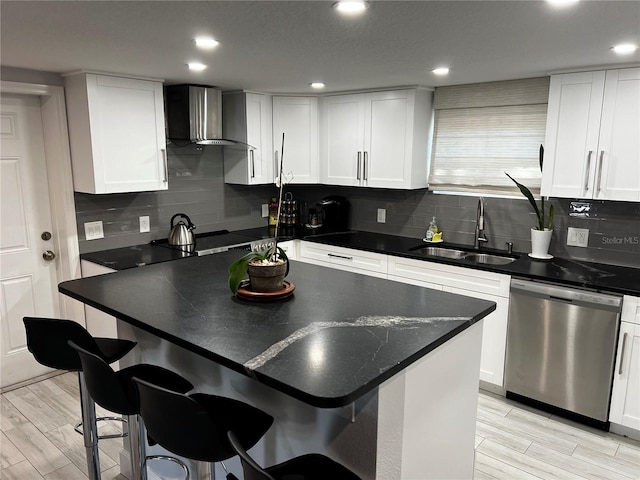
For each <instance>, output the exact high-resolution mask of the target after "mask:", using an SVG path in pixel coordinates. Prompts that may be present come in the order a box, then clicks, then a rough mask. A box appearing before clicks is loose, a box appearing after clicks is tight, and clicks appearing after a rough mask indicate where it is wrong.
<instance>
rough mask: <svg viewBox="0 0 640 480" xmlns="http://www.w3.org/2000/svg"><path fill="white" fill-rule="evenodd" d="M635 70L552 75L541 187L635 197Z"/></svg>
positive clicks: (638, 155)
mask: <svg viewBox="0 0 640 480" xmlns="http://www.w3.org/2000/svg"><path fill="white" fill-rule="evenodd" d="M639 131H640V69H639V68H630V69H621V70H608V71H597V72H582V73H572V74H563V75H553V76H552V77H551V83H550V87H549V107H548V111H547V131H546V136H545V144H546V145H545V159H544V161H545V163H544V171H543V175H542V186H541V191H542V194H543V195H550V196H557V197H578V198H596V199H602V200H605V199H606V200H628V201H639V200H640V141H639V140H638V132H639Z"/></svg>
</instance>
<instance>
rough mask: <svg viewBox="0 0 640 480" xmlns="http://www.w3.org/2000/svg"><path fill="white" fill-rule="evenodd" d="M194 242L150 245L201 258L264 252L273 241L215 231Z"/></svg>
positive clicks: (202, 234) (201, 236)
mask: <svg viewBox="0 0 640 480" xmlns="http://www.w3.org/2000/svg"><path fill="white" fill-rule="evenodd" d="M195 240H196V243H195V246H190V245H185V246H178V245H169V242H168V240H167V239H161V240H153V241H152V242H151V244H152V245H158V246H161V247H166V248H171V249H173V250H180V251H183V252H188V253H191V254H193V255H197V256H201V255H211V254H212V253H220V252H226V251H227V250H232V249H242V250H247V251H257V250H265V249H266V248H268V247H269V246H270V243H273V239H269V238H267V239H264V238H262V239H259V240H252V239H251V238H249V237H247V236H244V235H238V234H235V233H231V232H229V230H216V231H213V232H207V233H200V234H196V236H195Z"/></svg>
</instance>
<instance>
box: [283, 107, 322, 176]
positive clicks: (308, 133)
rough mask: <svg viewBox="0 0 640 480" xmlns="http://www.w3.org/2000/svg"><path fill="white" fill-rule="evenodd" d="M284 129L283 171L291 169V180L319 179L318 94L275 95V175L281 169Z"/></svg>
mask: <svg viewBox="0 0 640 480" xmlns="http://www.w3.org/2000/svg"><path fill="white" fill-rule="evenodd" d="M283 133H284V165H283V170H284V172H283V174H284V175H285V176H286V175H287V174H289V173H291V174H292V175H293V180H292V181H291V183H318V181H319V175H318V171H319V153H318V98H317V97H281V96H274V97H273V155H272V158H273V161H274V176H275V177H277V176H278V175H279V173H280V154H281V151H280V150H281V149H282V134H283Z"/></svg>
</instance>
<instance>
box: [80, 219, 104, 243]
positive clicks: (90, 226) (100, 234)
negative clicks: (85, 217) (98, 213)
mask: <svg viewBox="0 0 640 480" xmlns="http://www.w3.org/2000/svg"><path fill="white" fill-rule="evenodd" d="M84 238H85V239H86V240H97V239H99V238H104V230H103V229H102V221H100V220H99V221H97V222H86V223H85V224H84Z"/></svg>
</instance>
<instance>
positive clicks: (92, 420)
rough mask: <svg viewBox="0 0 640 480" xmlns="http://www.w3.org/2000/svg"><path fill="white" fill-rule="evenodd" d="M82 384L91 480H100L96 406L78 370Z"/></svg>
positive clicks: (83, 412)
mask: <svg viewBox="0 0 640 480" xmlns="http://www.w3.org/2000/svg"><path fill="white" fill-rule="evenodd" d="M78 383H79V386H80V405H81V408H82V425H83V426H84V427H83V437H84V446H85V449H86V456H87V469H88V473H89V480H100V458H99V456H98V424H97V422H96V406H95V403H94V402H93V399H92V398H91V395H89V391H88V390H87V385H86V383H85V381H84V375H83V374H82V372H78Z"/></svg>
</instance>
